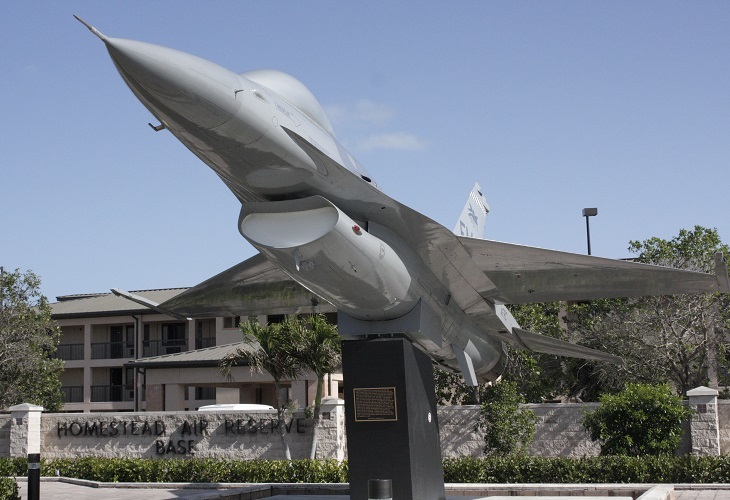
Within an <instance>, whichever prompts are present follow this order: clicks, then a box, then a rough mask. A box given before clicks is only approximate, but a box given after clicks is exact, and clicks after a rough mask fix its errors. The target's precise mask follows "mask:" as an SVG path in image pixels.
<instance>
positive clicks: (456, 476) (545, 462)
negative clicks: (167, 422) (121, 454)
mask: <svg viewBox="0 0 730 500" xmlns="http://www.w3.org/2000/svg"><path fill="white" fill-rule="evenodd" d="M443 464H444V480H445V481H446V482H447V483H674V484H677V483H727V482H730V456H719V457H718V456H714V457H710V456H704V457H698V456H693V455H687V456H684V457H623V456H609V457H586V458H540V457H528V456H516V457H485V458H470V457H466V458H446V459H444V461H443ZM27 468H28V464H27V462H26V460H25V459H24V458H13V459H10V458H0V476H25V475H26V473H27ZM41 475H42V476H56V475H60V476H64V477H73V478H78V479H88V480H91V481H101V482H194V483H344V482H347V480H348V479H347V477H348V469H347V462H337V461H335V460H326V461H319V460H294V461H291V462H287V461H285V460H250V461H246V460H217V459H211V458H195V459H189V460H173V459H170V460H158V459H142V458H96V457H85V458H76V459H53V460H45V459H43V460H41Z"/></svg>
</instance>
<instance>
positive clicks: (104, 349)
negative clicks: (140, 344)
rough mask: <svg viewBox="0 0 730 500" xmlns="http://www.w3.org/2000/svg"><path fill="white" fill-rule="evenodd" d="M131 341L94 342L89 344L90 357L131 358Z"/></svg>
mask: <svg viewBox="0 0 730 500" xmlns="http://www.w3.org/2000/svg"><path fill="white" fill-rule="evenodd" d="M133 357H134V344H133V343H132V342H94V343H92V344H91V359H120V358H133Z"/></svg>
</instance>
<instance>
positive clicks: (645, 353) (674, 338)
mask: <svg viewBox="0 0 730 500" xmlns="http://www.w3.org/2000/svg"><path fill="white" fill-rule="evenodd" d="M629 250H630V251H632V252H633V253H635V254H638V257H637V259H636V260H638V261H639V262H644V263H648V264H657V265H664V266H671V267H676V268H682V269H688V270H693V271H702V272H712V271H713V268H714V256H715V253H716V252H723V253H725V255H728V253H729V249H728V247H727V245H724V244H723V243H722V242H721V240H720V237H719V235H718V234H717V231H716V230H715V229H706V228H703V227H701V226H695V228H694V229H693V230H692V231H689V230H685V229H683V230H681V231H680V232H679V235H678V236H677V237H675V238H673V239H671V240H663V239H661V238H650V239H648V240H645V241H643V242H639V241H632V242H631V243H630V246H629ZM727 304H728V297H727V295H725V294H719V293H704V294H688V295H673V296H658V297H640V298H636V299H623V300H621V299H619V300H609V301H593V302H592V303H589V304H587V305H586V304H582V305H577V306H574V307H572V308H571V309H570V313H571V315H570V316H571V321H570V331H571V335H572V337H573V338H572V340H575V339H579V340H580V341H581V343H584V344H586V345H588V346H590V347H595V348H597V349H601V350H605V351H608V352H611V353H613V354H617V355H619V356H621V357H623V358H624V361H625V362H626V366H625V367H620V368H617V367H614V366H607V365H606V364H605V363H592V362H591V363H588V362H583V363H582V366H584V367H588V369H587V370H585V372H586V373H589V374H590V378H591V380H592V383H594V384H597V385H598V386H602V389H603V390H609V391H613V392H615V391H617V390H620V389H622V388H623V386H624V384H625V383H626V382H643V383H652V384H656V383H666V382H668V383H671V384H672V386H674V388H675V390H676V391H677V393H678V394H685V393H686V391H688V390H690V389H692V388H694V387H697V386H699V385H705V384H707V382H708V378H709V372H718V371H722V369H723V365H724V364H725V363H726V361H725V356H724V353H726V352H727V350H728V346H729V345H730V339H729V338H728V333H729V332H730V330H729V329H728V326H729V323H728V316H727V315H728V312H727V310H728V308H727ZM584 380H585V379H584Z"/></svg>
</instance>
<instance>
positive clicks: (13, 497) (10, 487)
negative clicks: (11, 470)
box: [0, 477, 20, 500]
mask: <svg viewBox="0 0 730 500" xmlns="http://www.w3.org/2000/svg"><path fill="white" fill-rule="evenodd" d="M0 500H20V495H19V494H18V484H17V483H16V482H15V479H13V478H12V477H0Z"/></svg>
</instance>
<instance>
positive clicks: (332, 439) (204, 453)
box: [41, 407, 345, 460]
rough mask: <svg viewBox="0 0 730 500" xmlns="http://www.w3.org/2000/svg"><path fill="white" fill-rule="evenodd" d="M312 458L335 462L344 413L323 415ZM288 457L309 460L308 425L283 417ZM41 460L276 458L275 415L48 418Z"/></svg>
mask: <svg viewBox="0 0 730 500" xmlns="http://www.w3.org/2000/svg"><path fill="white" fill-rule="evenodd" d="M323 416H324V417H325V418H323V419H322V427H321V430H320V443H321V444H320V446H319V447H318V452H317V458H332V459H338V460H341V459H343V458H345V457H344V456H343V454H344V442H345V439H344V432H345V431H344V427H345V419H344V411H343V409H342V407H335V408H332V409H331V410H330V411H326V412H324V415H323ZM286 439H287V441H288V442H289V446H290V450H291V455H292V458H309V451H310V446H311V443H312V421H311V419H306V418H304V415H303V414H302V413H294V414H292V415H290V416H288V417H287V429H286ZM41 440H42V446H41V455H42V456H43V457H44V458H47V459H51V458H65V457H78V456H98V457H120V456H123V457H140V458H142V457H144V458H189V457H201V458H203V457H216V458H236V459H244V460H248V459H254V458H261V459H282V458H284V452H283V448H282V445H281V439H280V437H279V434H278V431H277V429H276V412H266V411H251V412H242V413H222V412H195V411H192V412H141V413H84V414H63V413H57V414H48V415H44V416H43V420H42V423H41Z"/></svg>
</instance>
